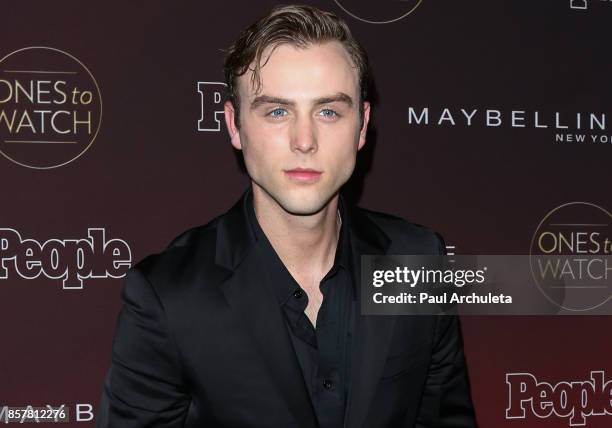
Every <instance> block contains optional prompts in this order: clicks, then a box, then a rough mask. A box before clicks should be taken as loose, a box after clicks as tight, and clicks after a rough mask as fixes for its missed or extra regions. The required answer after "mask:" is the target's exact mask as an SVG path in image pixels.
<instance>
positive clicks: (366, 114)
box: [357, 101, 370, 150]
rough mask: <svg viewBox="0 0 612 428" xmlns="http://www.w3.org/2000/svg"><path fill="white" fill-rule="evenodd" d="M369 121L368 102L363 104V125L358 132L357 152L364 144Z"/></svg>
mask: <svg viewBox="0 0 612 428" xmlns="http://www.w3.org/2000/svg"><path fill="white" fill-rule="evenodd" d="M369 121H370V103H369V102H368V101H364V102H363V124H362V126H361V130H360V131H359V145H358V146H357V150H361V148H362V147H363V145H364V144H365V142H366V134H367V133H368V122H369Z"/></svg>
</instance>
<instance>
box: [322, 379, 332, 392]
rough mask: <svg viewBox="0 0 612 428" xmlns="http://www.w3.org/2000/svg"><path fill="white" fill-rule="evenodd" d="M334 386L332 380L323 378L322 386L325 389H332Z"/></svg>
mask: <svg viewBox="0 0 612 428" xmlns="http://www.w3.org/2000/svg"><path fill="white" fill-rule="evenodd" d="M333 386H334V384H333V382H332V381H331V380H329V379H323V388H325V389H328V390H329V389H332V387H333Z"/></svg>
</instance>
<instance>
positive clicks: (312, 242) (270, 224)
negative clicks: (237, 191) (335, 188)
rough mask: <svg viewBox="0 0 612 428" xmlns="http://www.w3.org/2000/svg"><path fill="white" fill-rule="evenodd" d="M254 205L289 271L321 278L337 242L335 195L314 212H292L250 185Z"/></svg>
mask: <svg viewBox="0 0 612 428" xmlns="http://www.w3.org/2000/svg"><path fill="white" fill-rule="evenodd" d="M253 206H254V208H255V215H256V217H257V221H258V222H259V225H260V226H261V229H262V230H263V232H264V233H265V234H266V236H267V238H268V240H269V241H270V244H272V247H273V248H274V250H275V251H276V253H277V254H278V255H279V257H280V258H281V260H282V261H283V263H284V264H285V266H286V267H287V268H288V269H289V271H291V272H292V273H293V274H295V275H297V276H301V277H309V278H312V279H315V278H319V279H320V278H322V277H323V276H324V275H325V273H326V272H327V271H328V270H329V269H330V268H331V266H332V265H333V262H334V256H335V253H336V247H337V245H338V237H339V234H340V221H339V217H338V194H336V195H334V197H333V198H332V199H331V200H330V201H329V203H328V204H327V205H326V206H325V207H323V209H321V210H319V211H318V212H316V213H314V214H310V215H295V214H291V213H289V212H287V211H286V210H285V209H284V208H283V207H281V206H280V205H279V204H278V203H277V202H276V201H275V200H274V199H272V197H271V196H270V195H269V194H267V193H266V192H265V191H264V190H263V189H261V188H260V187H259V186H258V185H256V184H253Z"/></svg>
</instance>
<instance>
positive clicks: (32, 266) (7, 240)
mask: <svg viewBox="0 0 612 428" xmlns="http://www.w3.org/2000/svg"><path fill="white" fill-rule="evenodd" d="M131 263H132V251H131V249H130V247H129V245H128V244H127V242H125V241H124V240H123V239H110V240H107V239H106V231H105V229H104V228H90V229H87V238H80V239H63V240H61V239H49V240H48V241H46V242H38V241H36V240H34V239H22V237H21V234H20V233H19V232H17V231H16V230H15V229H10V228H0V279H8V278H10V276H11V275H17V276H18V277H21V278H23V279H35V278H38V277H39V276H40V275H42V276H44V277H46V278H48V279H61V280H62V285H63V288H64V289H82V288H83V280H84V279H89V278H122V277H123V276H125V274H126V272H127V270H128V269H129V268H130V266H131Z"/></svg>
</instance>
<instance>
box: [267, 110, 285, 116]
mask: <svg viewBox="0 0 612 428" xmlns="http://www.w3.org/2000/svg"><path fill="white" fill-rule="evenodd" d="M286 113H287V110H285V109H284V108H275V109H274V110H272V111H271V112H270V113H269V115H270V116H272V117H282V116H285V114H286Z"/></svg>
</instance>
